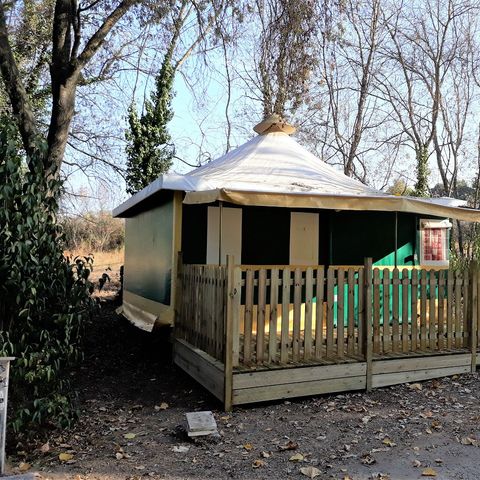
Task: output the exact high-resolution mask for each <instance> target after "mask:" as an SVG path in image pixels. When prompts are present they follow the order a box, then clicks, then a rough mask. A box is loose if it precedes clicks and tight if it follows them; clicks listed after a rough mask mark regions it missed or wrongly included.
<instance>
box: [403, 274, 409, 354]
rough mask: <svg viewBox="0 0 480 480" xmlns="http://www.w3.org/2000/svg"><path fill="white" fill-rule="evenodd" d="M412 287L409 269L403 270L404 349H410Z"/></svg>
mask: <svg viewBox="0 0 480 480" xmlns="http://www.w3.org/2000/svg"><path fill="white" fill-rule="evenodd" d="M409 289H410V279H409V278H408V270H407V269H406V268H404V269H403V270H402V351H403V352H408V350H409V343H410V342H409V335H408V323H409V322H408V307H409V303H408V291H409Z"/></svg>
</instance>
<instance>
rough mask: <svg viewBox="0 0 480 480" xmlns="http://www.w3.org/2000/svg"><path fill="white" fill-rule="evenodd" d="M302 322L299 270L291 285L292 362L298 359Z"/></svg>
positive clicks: (300, 277)
mask: <svg viewBox="0 0 480 480" xmlns="http://www.w3.org/2000/svg"><path fill="white" fill-rule="evenodd" d="M301 321H302V271H301V270H300V269H299V268H296V269H295V272H294V283H293V334H292V361H293V362H298V360H299V358H300V343H301V338H300V328H301Z"/></svg>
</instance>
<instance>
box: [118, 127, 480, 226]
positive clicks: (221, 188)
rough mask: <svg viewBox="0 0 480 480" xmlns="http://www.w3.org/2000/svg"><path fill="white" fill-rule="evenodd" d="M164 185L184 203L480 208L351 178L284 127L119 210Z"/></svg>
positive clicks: (121, 212) (434, 211)
mask: <svg viewBox="0 0 480 480" xmlns="http://www.w3.org/2000/svg"><path fill="white" fill-rule="evenodd" d="M160 190H179V191H184V192H186V193H187V195H186V197H185V200H184V202H185V203H191V204H193V203H211V202H215V201H217V200H223V201H226V202H231V203H236V204H240V205H258V206H277V207H296V208H328V209H335V210H376V211H399V212H412V213H419V214H423V215H435V216H443V217H451V218H457V219H460V220H467V221H476V222H479V221H480V211H478V210H473V209H468V208H461V207H460V205H459V201H458V200H455V199H445V198H442V199H419V198H415V197H398V196H394V195H389V194H386V193H384V192H381V191H379V190H375V189H373V188H371V187H368V186H367V185H364V184H363V183H361V182H359V181H357V180H355V179H352V178H350V177H348V176H346V175H344V174H343V173H342V172H339V171H338V170H336V169H335V168H334V167H332V166H330V165H328V164H326V163H325V162H323V161H322V160H320V159H319V158H317V157H315V156H314V155H312V154H311V153H310V152H309V151H308V150H306V149H305V148H304V147H302V146H301V145H300V144H299V143H298V142H296V141H295V140H294V139H293V138H292V137H290V136H289V135H287V134H286V133H283V132H275V133H268V134H265V135H258V136H256V137H254V138H252V139H251V140H250V141H248V142H247V143H245V144H243V145H241V146H240V147H238V148H236V149H235V150H232V151H231V152H229V153H227V154H226V155H224V156H222V157H220V158H218V159H217V160H214V161H212V162H210V163H207V164H206V165H204V166H202V167H199V168H197V169H195V170H193V171H191V172H189V173H187V174H185V175H173V174H168V175H164V176H163V177H160V178H158V179H157V180H156V181H155V182H153V183H152V184H150V185H149V186H148V187H146V188H145V189H143V190H142V191H140V192H139V193H137V194H136V195H134V196H133V197H132V198H130V199H129V200H127V201H126V202H125V203H123V204H122V205H120V206H119V207H117V208H116V209H115V210H114V212H113V213H114V215H115V216H128V211H129V210H130V209H131V208H132V207H134V206H136V205H138V204H140V203H141V202H143V201H144V200H146V199H147V198H148V197H150V196H151V195H153V194H155V193H157V192H158V191H160Z"/></svg>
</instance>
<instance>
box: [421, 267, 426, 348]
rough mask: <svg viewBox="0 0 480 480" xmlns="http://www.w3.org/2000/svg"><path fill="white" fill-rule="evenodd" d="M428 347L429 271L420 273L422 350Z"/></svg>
mask: <svg viewBox="0 0 480 480" xmlns="http://www.w3.org/2000/svg"><path fill="white" fill-rule="evenodd" d="M426 348H427V271H426V270H424V269H422V270H421V273H420V350H425V349H426Z"/></svg>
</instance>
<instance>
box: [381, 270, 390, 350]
mask: <svg viewBox="0 0 480 480" xmlns="http://www.w3.org/2000/svg"><path fill="white" fill-rule="evenodd" d="M382 285H383V292H382V293H383V297H382V298H383V301H382V310H383V315H382V318H383V351H384V352H390V351H392V331H391V328H390V319H391V316H390V270H389V269H388V268H384V269H383V281H382Z"/></svg>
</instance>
